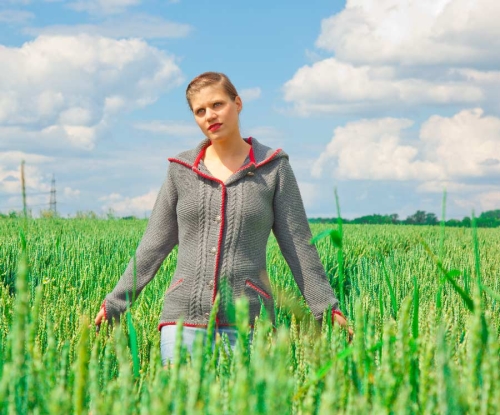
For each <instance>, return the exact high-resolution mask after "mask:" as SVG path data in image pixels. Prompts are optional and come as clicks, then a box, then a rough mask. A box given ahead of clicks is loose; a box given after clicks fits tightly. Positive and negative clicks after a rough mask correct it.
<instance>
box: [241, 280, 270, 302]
mask: <svg viewBox="0 0 500 415" xmlns="http://www.w3.org/2000/svg"><path fill="white" fill-rule="evenodd" d="M245 285H246V286H247V287H249V288H251V289H252V290H254V291H255V292H257V293H258V294H260V295H261V296H262V297H264V298H265V299H266V300H270V299H271V295H270V294H268V293H267V292H266V291H264V290H263V289H262V288H260V287H259V286H257V285H255V284H254V283H253V282H252V281H250V280H246V281H245Z"/></svg>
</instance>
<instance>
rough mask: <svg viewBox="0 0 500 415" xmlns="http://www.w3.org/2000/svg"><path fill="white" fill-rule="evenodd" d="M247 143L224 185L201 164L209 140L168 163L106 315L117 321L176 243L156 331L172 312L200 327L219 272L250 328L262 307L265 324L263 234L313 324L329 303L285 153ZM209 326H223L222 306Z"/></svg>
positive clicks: (268, 300) (270, 308)
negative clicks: (241, 299)
mask: <svg viewBox="0 0 500 415" xmlns="http://www.w3.org/2000/svg"><path fill="white" fill-rule="evenodd" d="M248 142H249V143H250V144H251V145H252V151H253V153H251V155H249V157H248V158H247V160H246V161H245V163H244V165H243V167H242V168H241V169H240V170H238V171H237V172H236V173H234V174H233V175H232V176H231V177H229V178H228V180H227V181H226V182H225V183H221V182H220V181H219V180H217V179H215V178H214V177H212V175H211V174H210V172H209V171H208V169H207V168H206V167H205V165H204V164H203V162H202V161H201V158H202V153H203V152H204V150H205V149H206V147H207V146H208V145H209V144H210V141H209V140H208V139H206V140H204V141H203V142H201V143H200V144H199V145H198V146H197V148H195V149H193V150H190V151H186V152H183V153H181V154H179V155H178V156H177V157H174V158H171V159H169V161H170V162H171V164H170V167H169V169H168V174H167V178H166V180H165V182H164V183H163V185H162V187H161V189H160V192H159V194H158V198H157V200H156V202H155V205H154V208H153V212H152V214H151V217H150V219H149V223H148V225H147V228H146V231H145V233H144V236H143V238H142V240H141V242H140V244H139V246H138V248H137V251H136V269H137V275H136V281H134V271H133V259H132V260H131V261H130V263H129V265H128V266H127V269H126V270H125V272H124V274H123V275H122V277H121V278H120V280H119V281H118V283H117V285H116V287H115V288H114V290H113V291H112V292H111V293H110V294H108V295H107V296H106V299H105V307H106V318H107V319H108V320H110V321H111V320H113V319H116V320H119V318H120V315H121V314H122V313H123V312H124V311H125V310H126V308H127V298H128V301H129V302H130V301H131V300H132V299H133V298H137V296H138V295H139V294H140V292H141V291H142V290H143V288H144V287H145V286H146V284H147V283H148V282H149V281H150V280H151V279H152V278H153V277H154V275H155V274H156V272H157V271H158V268H159V267H160V265H161V263H162V262H163V260H164V259H165V257H166V256H167V255H168V254H169V253H170V252H171V250H172V249H173V248H174V246H175V245H177V244H178V245H179V249H178V254H177V267H176V270H175V273H174V275H173V278H172V284H171V287H174V284H175V289H172V290H167V291H166V293H165V297H164V307H163V312H162V315H161V318H160V325H159V327H160V328H161V327H162V326H163V325H167V324H176V322H177V321H178V320H179V319H180V318H183V320H184V324H186V325H195V326H198V327H205V326H206V325H207V323H208V317H209V315H210V310H211V308H212V304H213V300H214V297H215V293H216V292H218V289H219V282H220V278H221V277H225V278H227V281H228V283H229V285H230V287H231V290H232V292H233V295H234V296H235V297H238V296H241V295H245V296H246V297H247V298H248V300H249V304H250V310H249V311H250V313H249V318H250V321H249V323H250V324H253V321H254V320H255V317H256V316H258V315H259V313H260V308H261V304H264V306H265V307H266V310H267V312H268V315H269V316H270V317H271V319H273V320H274V302H273V295H272V292H271V289H270V283H269V278H268V276H267V273H266V245H267V241H268V239H269V234H270V232H271V230H272V231H273V232H274V234H275V236H276V239H277V241H278V244H279V246H280V249H281V251H282V253H283V256H284V257H285V259H286V261H287V263H288V265H289V266H290V269H291V271H292V274H293V276H294V278H295V281H296V282H297V284H298V286H299V289H300V291H301V293H302V294H303V295H304V297H305V300H306V302H307V304H308V305H309V307H310V309H311V311H312V313H313V315H314V317H315V318H316V319H317V320H321V318H322V316H323V313H324V311H325V310H326V309H328V308H329V307H332V309H333V310H337V309H338V301H337V299H336V298H335V296H334V293H333V291H332V288H331V286H330V284H329V282H328V279H327V277H326V275H325V271H324V269H323V266H322V264H321V261H320V259H319V256H318V252H317V250H316V247H315V246H313V245H310V244H309V241H310V239H311V231H310V229H309V223H308V222H307V217H306V213H305V210H304V206H303V203H302V199H301V196H300V192H299V188H298V185H297V181H296V179H295V176H294V174H293V171H292V169H291V167H290V164H289V161H288V155H287V154H286V153H285V152H284V151H282V150H272V149H271V148H269V147H266V146H264V145H262V144H260V143H259V142H258V141H257V140H255V139H252V138H249V139H248ZM250 156H251V157H250ZM134 286H135V295H133V292H134ZM217 323H218V324H219V325H221V326H224V325H229V324H231V321H230V320H229V319H228V316H226V315H225V312H224V307H221V309H220V310H219V313H218V316H217Z"/></svg>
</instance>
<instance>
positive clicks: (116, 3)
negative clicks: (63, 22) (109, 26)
mask: <svg viewBox="0 0 500 415" xmlns="http://www.w3.org/2000/svg"><path fill="white" fill-rule="evenodd" d="M140 3H141V0H77V1H73V2H71V3H69V4H68V7H70V8H72V9H73V10H76V11H79V12H88V13H91V14H117V13H123V12H124V11H125V10H127V9H128V8H129V7H132V6H137V5H138V4H140Z"/></svg>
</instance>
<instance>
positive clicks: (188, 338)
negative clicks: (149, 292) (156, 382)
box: [160, 326, 253, 366]
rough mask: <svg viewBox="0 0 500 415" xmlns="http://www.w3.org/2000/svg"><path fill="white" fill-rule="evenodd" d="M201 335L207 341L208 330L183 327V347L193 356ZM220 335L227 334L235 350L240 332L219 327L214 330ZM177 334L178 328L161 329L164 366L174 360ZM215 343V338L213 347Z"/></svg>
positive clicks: (232, 328)
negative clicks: (196, 341) (196, 339)
mask: <svg viewBox="0 0 500 415" xmlns="http://www.w3.org/2000/svg"><path fill="white" fill-rule="evenodd" d="M198 333H200V334H199V335H200V336H203V340H204V341H206V340H207V339H206V337H207V330H206V329H205V328H199V327H183V329H182V345H183V346H184V347H185V348H186V349H187V351H188V352H189V353H190V354H191V353H192V352H193V344H194V340H195V338H196V336H197V335H198ZM216 333H217V334H219V336H222V335H223V334H225V335H226V336H227V338H228V340H229V345H230V346H231V349H233V350H234V348H235V346H236V340H237V338H238V331H237V330H236V328H234V327H219V328H217V329H216V330H214V334H216ZM176 334H177V326H163V327H162V328H161V340H160V350H161V361H162V364H163V366H165V365H166V364H167V363H169V362H171V361H172V360H173V359H174V351H175V337H176ZM252 334H253V330H252V331H251V332H250V340H251V339H252ZM214 343H215V336H214V338H213V339H212V347H213V346H214Z"/></svg>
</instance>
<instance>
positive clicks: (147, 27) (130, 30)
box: [24, 14, 193, 39]
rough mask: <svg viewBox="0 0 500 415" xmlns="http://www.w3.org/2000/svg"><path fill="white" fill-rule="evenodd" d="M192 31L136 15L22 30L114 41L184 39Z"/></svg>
mask: <svg viewBox="0 0 500 415" xmlns="http://www.w3.org/2000/svg"><path fill="white" fill-rule="evenodd" d="M192 30H193V28H192V27H191V26H190V25H188V24H184V23H176V22H170V21H168V20H165V19H163V18H161V17H159V16H151V15H147V14H136V15H133V16H125V17H123V16H120V17H114V18H108V19H106V20H104V21H103V22H101V23H98V24H79V25H53V26H45V27H28V28H25V29H24V33H26V34H29V35H35V36H38V35H79V34H92V35H101V36H104V37H111V38H115V39H121V38H128V37H137V38H141V39H164V38H182V37H186V36H188V35H189V34H190V33H191V31H192Z"/></svg>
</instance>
